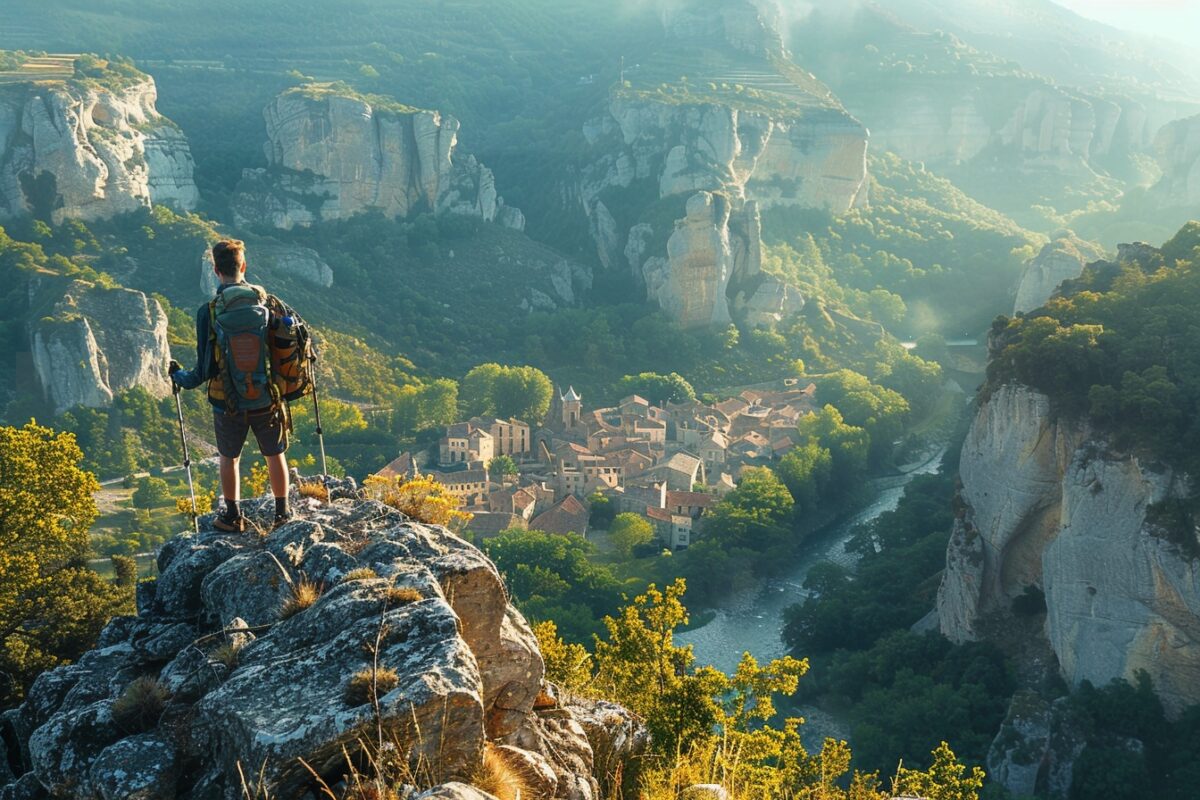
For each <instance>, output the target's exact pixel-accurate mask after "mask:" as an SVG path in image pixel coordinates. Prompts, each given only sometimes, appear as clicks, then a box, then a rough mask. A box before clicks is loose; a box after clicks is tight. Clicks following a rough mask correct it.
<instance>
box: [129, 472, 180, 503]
mask: <svg viewBox="0 0 1200 800" xmlns="http://www.w3.org/2000/svg"><path fill="white" fill-rule="evenodd" d="M170 499H171V488H170V487H169V486H167V482H166V481H164V480H163V479H162V478H142V479H141V480H139V481H138V486H137V489H135V490H134V492H133V507H134V508H157V507H158V506H161V505H163V504H165V503H167V502H169V501H170Z"/></svg>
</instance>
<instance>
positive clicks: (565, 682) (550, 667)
mask: <svg viewBox="0 0 1200 800" xmlns="http://www.w3.org/2000/svg"><path fill="white" fill-rule="evenodd" d="M533 635H534V636H536V637H537V640H538V649H539V650H541V651H542V659H543V660H544V661H545V662H546V679H547V680H551V681H554V682H555V683H556V684H558V685H559V686H561V687H563V688H565V689H570V690H571V691H576V692H577V691H580V690H582V689H583V688H584V687H585V686H586V685H587V684H588V683H590V682H591V680H592V655H591V653H589V652H588V651H587V648H586V647H584V646H583V645H581V644H571V643H568V642H564V641H563V640H562V639H560V638H559V637H558V626H557V625H555V624H554V623H553V622H551V621H550V620H546V621H545V622H538V623H536V624H535V625H534V626H533Z"/></svg>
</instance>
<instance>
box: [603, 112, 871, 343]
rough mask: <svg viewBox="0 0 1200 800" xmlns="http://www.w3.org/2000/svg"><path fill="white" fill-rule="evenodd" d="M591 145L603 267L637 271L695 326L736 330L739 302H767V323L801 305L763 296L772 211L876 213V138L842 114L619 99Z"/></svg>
mask: <svg viewBox="0 0 1200 800" xmlns="http://www.w3.org/2000/svg"><path fill="white" fill-rule="evenodd" d="M584 135H585V136H586V138H587V141H588V143H589V145H590V147H591V150H592V152H593V153H594V154H595V156H594V160H593V161H592V162H591V163H590V164H588V166H587V167H586V168H585V169H584V171H583V175H582V180H581V182H580V187H579V196H580V199H581V201H582V204H583V207H584V211H585V212H586V213H587V215H588V218H589V220H590V222H591V230H592V236H593V239H594V240H595V242H596V247H597V252H598V255H599V258H600V261H601V263H603V264H604V266H605V267H606V268H608V269H629V270H631V271H632V273H633V275H634V277H635V278H636V279H637V280H638V282H639V283H642V284H644V285H645V287H646V290H647V295H648V297H649V298H650V299H653V300H656V301H657V302H658V303H659V305H660V306H662V308H663V309H664V310H666V311H667V312H668V313H670V314H671V315H672V316H673V317H674V318H675V319H676V320H678V321H679V322H680V323H682V324H684V325H704V324H708V323H710V322H721V321H726V320H728V319H729V312H730V298H731V297H732V296H733V295H735V294H737V293H738V292H742V293H747V291H748V293H747V294H746V297H747V298H751V297H753V296H754V295H757V297H758V300H757V301H755V302H756V303H757V304H758V305H760V306H763V308H761V309H760V310H759V311H756V312H755V313H761V314H763V315H764V317H766V316H771V315H772V314H777V313H781V312H782V311H783V308H782V307H783V306H784V305H788V306H794V305H795V304H796V303H797V302H798V296H797V295H795V294H794V292H793V294H792V296H791V298H790V299H787V300H786V302H785V301H784V300H783V299H782V298H783V297H784V295H786V294H787V292H786V291H785V290H784V289H783V288H782V287H775V286H768V287H766V288H765V289H761V290H760V288H761V286H762V284H763V283H764V282H767V283H771V282H773V281H774V279H773V278H769V277H766V276H762V275H761V272H760V265H761V258H760V256H759V252H760V249H761V245H760V241H759V223H758V214H759V209H760V208H770V207H772V206H795V207H804V208H830V209H832V210H834V211H845V210H847V209H849V208H852V207H854V206H856V205H861V204H863V203H865V202H866V196H867V195H866V192H867V171H866V147H867V132H866V129H865V128H863V127H862V125H861V124H860V123H858V121H857V120H855V119H854V118H853V117H850V116H849V115H848V114H846V113H845V112H843V111H841V110H840V109H837V108H832V107H828V106H814V107H813V108H812V109H810V110H808V111H805V112H803V113H801V112H797V113H796V116H794V117H792V118H787V119H784V118H776V117H773V116H768V115H766V114H763V113H753V112H748V111H741V110H739V109H736V108H732V107H729V106H726V105H720V104H716V103H710V104H704V103H700V104H673V103H669V102H659V101H655V100H652V99H649V98H643V97H629V96H617V97H615V98H614V99H613V100H612V102H611V103H610V106H609V108H608V112H607V113H606V114H604V115H603V116H601V117H600V118H598V119H595V120H592V121H591V122H589V123H588V125H587V126H586V127H585V129H584ZM716 196H720V197H721V198H722V199H721V200H719V201H718V200H715V199H714V197H716ZM630 206H633V207H638V206H640V207H642V208H643V209H645V213H643V214H642V218H641V219H638V220H636V221H634V224H632V225H630V224H627V223H620V222H618V221H617V218H616V216H614V210H615V211H616V212H617V213H622V214H623V216H624V213H623V212H624V211H625V209H627V208H628V207H630ZM680 210H685V213H682V214H681V213H679V212H680ZM748 287H749V288H748ZM776 301H778V302H776ZM742 302H746V300H745V299H743V300H742V301H739V303H742ZM772 304H775V305H776V306H778V307H775V308H774V310H772V309H771V308H768V307H767V306H771V305H772Z"/></svg>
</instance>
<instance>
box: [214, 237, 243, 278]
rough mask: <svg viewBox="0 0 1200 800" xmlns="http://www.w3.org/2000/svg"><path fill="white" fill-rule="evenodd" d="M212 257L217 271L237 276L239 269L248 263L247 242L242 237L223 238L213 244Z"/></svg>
mask: <svg viewBox="0 0 1200 800" xmlns="http://www.w3.org/2000/svg"><path fill="white" fill-rule="evenodd" d="M212 257H213V264H214V265H215V266H216V268H217V272H219V273H221V274H222V275H225V276H226V277H229V278H236V277H237V275H238V270H239V269H241V266H242V264H244V263H246V243H245V242H243V241H242V240H241V239H222V240H221V241H219V242H217V243H216V244H214V245H213V248H212Z"/></svg>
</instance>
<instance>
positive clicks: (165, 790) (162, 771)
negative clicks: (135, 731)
mask: <svg viewBox="0 0 1200 800" xmlns="http://www.w3.org/2000/svg"><path fill="white" fill-rule="evenodd" d="M177 771H178V764H177V763H176V755H175V750H174V748H173V747H171V745H170V744H168V743H167V742H165V741H163V740H162V739H160V738H159V737H157V736H155V735H153V734H139V735H137V736H130V737H128V738H126V739H122V740H121V741H119V742H117V743H116V744H113V745H111V746H109V747H107V748H105V749H104V752H102V753H101V754H100V755H99V756H97V757H96V760H95V761H94V762H93V763H92V768H91V771H90V773H89V776H88V781H89V783H90V784H91V786H92V787H93V791H95V792H96V793H97V794H98V795H99V796H100V798H102V800H174V798H175V794H176V775H177Z"/></svg>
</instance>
